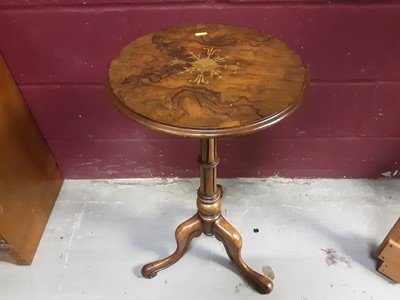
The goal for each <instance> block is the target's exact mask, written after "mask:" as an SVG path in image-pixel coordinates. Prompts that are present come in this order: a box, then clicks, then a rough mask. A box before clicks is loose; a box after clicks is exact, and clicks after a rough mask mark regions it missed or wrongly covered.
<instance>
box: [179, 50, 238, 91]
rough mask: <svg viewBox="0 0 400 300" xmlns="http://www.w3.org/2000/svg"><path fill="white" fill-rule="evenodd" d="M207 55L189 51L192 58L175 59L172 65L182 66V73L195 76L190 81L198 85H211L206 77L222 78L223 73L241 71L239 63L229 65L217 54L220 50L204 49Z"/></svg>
mask: <svg viewBox="0 0 400 300" xmlns="http://www.w3.org/2000/svg"><path fill="white" fill-rule="evenodd" d="M204 50H206V55H204V56H202V55H201V54H194V53H192V52H190V51H189V53H190V57H188V59H186V60H182V59H177V58H175V59H174V60H173V62H172V65H181V66H182V67H183V68H184V70H183V71H181V72H179V73H178V74H181V73H187V72H188V73H190V74H194V75H195V78H194V79H189V82H191V83H196V84H209V82H208V81H206V80H205V78H206V77H217V78H222V77H223V76H222V75H221V73H222V72H223V71H224V69H225V70H228V71H232V72H234V73H236V72H237V70H238V69H239V63H229V62H227V61H226V60H225V59H224V58H223V57H221V56H219V55H217V54H216V52H218V51H220V49H215V48H214V47H211V48H204Z"/></svg>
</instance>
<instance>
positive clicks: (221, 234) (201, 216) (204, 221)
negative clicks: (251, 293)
mask: <svg viewBox="0 0 400 300" xmlns="http://www.w3.org/2000/svg"><path fill="white" fill-rule="evenodd" d="M198 162H199V164H200V172H201V176H200V187H199V190H198V191H197V194H198V197H197V208H198V211H197V213H196V214H195V215H194V216H193V217H191V218H190V219H188V220H186V221H185V222H183V223H182V224H181V225H179V226H178V228H177V229H176V231H175V238H176V243H177V247H176V250H175V252H174V253H172V254H171V255H170V256H168V257H167V258H164V259H161V260H158V261H155V262H152V263H149V264H147V265H145V266H144V267H143V268H142V275H143V276H144V277H147V278H152V277H154V276H156V275H157V272H159V271H161V270H163V269H165V268H168V267H169V266H171V265H173V264H174V263H176V262H177V261H178V260H179V259H180V258H181V257H182V256H183V254H185V251H186V249H187V247H188V245H189V244H190V242H191V241H192V239H193V238H195V237H198V236H200V235H201V234H202V233H204V234H206V235H215V237H216V238H217V239H218V240H219V241H221V242H222V243H223V244H224V246H225V250H226V252H227V254H228V256H229V258H230V260H231V261H232V262H233V263H234V264H235V266H236V267H237V269H238V270H239V271H240V272H241V273H242V275H243V276H244V277H245V278H246V279H247V281H248V282H249V283H250V284H252V285H253V286H254V287H255V288H256V289H257V290H258V291H259V292H260V293H261V294H268V293H270V292H271V291H272V288H273V283H272V281H271V280H270V279H268V278H267V277H265V276H263V275H261V274H259V273H257V272H256V271H254V270H253V269H251V268H250V267H249V266H248V265H246V263H245V262H244V261H243V259H242V256H241V251H242V237H241V236H240V234H239V232H238V231H237V230H236V229H235V228H234V227H233V226H232V225H231V224H229V223H228V222H227V221H226V220H225V218H224V217H223V216H222V215H221V206H222V195H223V188H222V186H221V185H219V184H217V183H216V181H217V165H218V163H219V158H218V155H217V144H216V140H215V139H201V140H200V155H199V158H198Z"/></svg>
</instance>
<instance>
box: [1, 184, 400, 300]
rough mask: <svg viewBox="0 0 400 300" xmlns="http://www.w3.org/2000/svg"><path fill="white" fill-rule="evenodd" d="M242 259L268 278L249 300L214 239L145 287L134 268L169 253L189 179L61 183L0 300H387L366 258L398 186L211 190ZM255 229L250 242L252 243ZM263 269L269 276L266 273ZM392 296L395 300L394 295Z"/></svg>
mask: <svg viewBox="0 0 400 300" xmlns="http://www.w3.org/2000/svg"><path fill="white" fill-rule="evenodd" d="M221 183H222V184H223V185H224V187H225V195H224V205H223V212H224V215H225V216H226V218H227V219H228V220H229V222H230V223H231V224H232V225H234V226H235V227H236V228H237V229H238V230H239V231H240V233H241V235H242V237H243V241H244V243H243V251H242V254H243V257H244V259H245V261H246V262H247V263H248V264H249V265H250V266H251V267H253V268H254V269H255V270H257V271H258V272H260V273H261V272H266V273H267V274H270V276H272V275H271V274H272V272H273V273H274V274H275V280H274V283H275V289H274V291H273V292H272V294H270V295H259V294H257V292H255V291H254V290H253V289H252V288H251V287H250V286H248V284H247V283H246V282H245V281H244V280H243V279H242V277H241V276H240V275H239V274H238V272H237V271H236V270H235V269H234V267H233V265H232V264H231V263H230V262H229V260H228V258H227V256H226V253H225V250H224V247H223V245H222V244H221V243H220V242H218V241H217V240H216V239H215V238H214V237H207V236H204V235H203V236H201V237H199V238H197V239H195V240H193V242H192V244H191V247H190V249H189V251H188V252H187V254H186V255H185V256H184V257H183V258H182V259H181V260H180V261H179V262H178V263H177V264H175V265H174V266H172V267H171V268H169V269H166V270H164V271H162V272H160V273H159V274H158V276H157V277H155V278H153V279H152V280H148V279H144V278H142V277H141V275H140V268H141V266H142V264H144V263H147V262H150V261H152V260H156V259H159V258H162V257H165V256H167V255H168V254H170V253H171V252H172V251H174V250H175V240H174V234H173V233H174V231H175V228H176V226H177V225H178V224H179V223H180V222H181V221H183V220H185V219H187V218H188V217H190V216H191V215H193V214H194V213H195V197H196V196H195V194H196V189H197V185H198V182H197V180H172V179H165V180H163V179H158V180H115V181H90V180H86V181H69V180H67V181H66V182H65V183H64V186H63V188H62V190H61V193H60V196H59V198H58V200H57V202H56V205H55V207H54V210H53V213H52V215H51V218H50V220H49V222H48V225H47V228H46V230H45V233H44V235H43V238H42V241H41V243H40V246H39V248H38V250H37V254H36V257H35V260H34V262H33V264H32V265H31V266H27V267H21V266H15V265H13V264H10V263H5V262H0V299H7V300H9V299H40V300H41V299H135V300H136V299H269V300H277V299H279V300H329V299H332V300H333V299H335V300H337V299H352V300H358V299H360V300H361V299H363V300H364V299H365V300H372V299H374V300H378V299H381V300H388V299H397V298H398V297H399V295H400V285H395V284H393V283H392V282H390V281H389V280H388V279H387V278H385V277H384V276H382V275H380V274H379V273H377V272H376V271H375V261H374V260H373V259H371V258H370V252H371V250H373V249H374V248H376V246H378V245H379V243H380V242H381V240H382V239H383V238H384V236H385V235H386V234H387V232H388V231H389V229H390V228H391V227H392V225H393V224H394V222H395V221H396V220H397V218H398V217H399V216H400V181H399V180H380V181H370V180H285V179H281V178H269V179H233V180H221ZM254 229H258V232H257V233H256V232H254ZM271 270H272V271H271ZM396 295H397V296H396Z"/></svg>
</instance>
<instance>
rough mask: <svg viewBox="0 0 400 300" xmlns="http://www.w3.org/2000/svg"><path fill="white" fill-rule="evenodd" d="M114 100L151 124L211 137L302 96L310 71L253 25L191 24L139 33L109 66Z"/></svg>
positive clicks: (270, 117)
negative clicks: (250, 27)
mask: <svg viewBox="0 0 400 300" xmlns="http://www.w3.org/2000/svg"><path fill="white" fill-rule="evenodd" d="M109 81H110V86H111V90H112V92H113V96H114V97H113V103H114V105H115V106H116V107H117V108H118V109H119V110H120V111H121V112H122V113H124V114H125V115H127V116H128V117H130V118H132V119H134V120H136V121H138V122H140V123H142V124H144V125H146V126H149V127H151V128H153V129H156V130H160V131H164V132H167V133H170V134H176V135H181V136H192V137H202V138H213V137H219V136H234V135H241V134H247V133H252V132H255V131H258V130H261V129H263V128H266V127H268V126H270V125H272V124H274V123H276V122H278V121H279V120H281V119H283V118H284V117H286V116H288V115H289V114H290V113H291V112H293V111H294V110H295V109H296V108H297V107H298V106H299V105H300V104H301V102H302V101H303V98H304V94H305V91H306V88H307V86H308V82H309V79H308V71H307V69H306V68H305V67H304V65H303V63H302V60H301V58H300V56H299V55H298V54H296V53H295V52H294V51H293V50H291V49H290V48H289V47H288V46H287V45H286V44H285V43H283V42H282V41H280V40H278V39H276V38H274V37H272V36H269V35H266V34H265V33H262V32H259V31H257V30H254V29H249V28H244V27H239V26H232V25H222V24H196V25H188V26H179V27H174V28H169V29H166V30H162V31H159V32H155V33H151V34H148V35H145V36H143V37H140V38H138V39H136V40H134V41H133V42H131V43H130V44H128V45H127V46H125V47H124V48H123V50H122V51H121V53H120V54H119V56H118V57H116V58H115V59H114V60H113V61H112V62H111V65H110V68H109Z"/></svg>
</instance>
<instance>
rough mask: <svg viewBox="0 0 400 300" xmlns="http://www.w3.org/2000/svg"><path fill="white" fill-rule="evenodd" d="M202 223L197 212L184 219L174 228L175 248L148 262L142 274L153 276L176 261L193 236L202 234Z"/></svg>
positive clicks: (147, 276)
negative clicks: (173, 250)
mask: <svg viewBox="0 0 400 300" xmlns="http://www.w3.org/2000/svg"><path fill="white" fill-rule="evenodd" d="M202 232H203V231H202V223H201V219H200V217H199V215H198V214H195V215H194V216H193V217H191V218H190V219H188V220H186V221H185V222H183V223H182V224H180V225H179V226H178V228H176V231H175V239H176V243H177V248H176V250H175V252H174V253H172V254H171V255H170V256H168V257H167V258H164V259H161V260H158V261H155V262H152V263H149V264H147V265H145V266H143V268H142V275H143V276H144V277H146V278H153V277H154V276H156V275H157V272H159V271H161V270H163V269H165V268H168V267H169V266H171V265H173V264H174V263H176V262H177V261H178V260H179V259H180V258H181V257H182V256H183V254H185V251H186V248H187V246H188V245H189V244H190V242H191V240H192V239H193V238H194V237H198V236H200V235H201V234H202Z"/></svg>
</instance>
